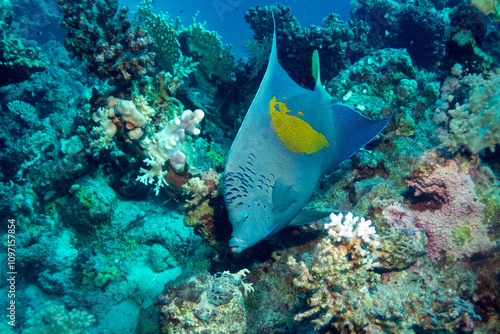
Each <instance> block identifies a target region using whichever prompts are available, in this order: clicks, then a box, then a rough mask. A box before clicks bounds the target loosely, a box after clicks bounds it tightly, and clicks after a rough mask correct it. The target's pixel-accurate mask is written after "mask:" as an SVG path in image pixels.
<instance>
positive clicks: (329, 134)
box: [224, 27, 391, 253]
mask: <svg viewBox="0 0 500 334" xmlns="http://www.w3.org/2000/svg"><path fill="white" fill-rule="evenodd" d="M319 72H320V71H319V57H318V52H317V51H314V53H313V77H314V78H315V79H316V86H315V88H314V90H312V91H311V90H308V89H305V88H302V87H300V86H299V85H298V84H297V83H295V82H294V81H293V80H292V79H291V78H290V76H289V75H288V74H287V73H286V71H285V70H284V69H283V68H282V67H281V65H280V64H279V62H278V56H277V49H276V27H275V31H274V36H273V46H272V50H271V55H270V59H269V64H268V66H267V70H266V74H265V75H264V78H263V79H262V83H261V84H260V87H259V90H258V91H257V95H256V96H255V98H254V100H253V102H252V104H251V106H250V108H249V110H248V112H247V115H246V116H245V119H244V120H243V123H242V125H241V128H240V130H239V131H238V134H237V136H236V138H235V139H234V142H233V144H232V146H231V150H230V151H229V156H228V160H227V164H226V169H225V173H226V175H233V178H234V175H238V174H240V173H239V170H241V169H242V168H243V167H244V168H245V169H246V170H247V171H249V172H250V173H251V174H252V175H260V176H261V177H262V178H261V177H259V178H256V179H250V178H249V177H244V176H243V175H241V174H240V175H239V176H240V177H241V178H239V179H236V178H234V181H232V182H231V184H230V185H228V186H227V187H228V188H229V189H225V191H224V193H225V196H224V199H225V201H226V206H227V209H228V215H229V220H230V222H231V225H232V227H233V233H232V238H231V240H230V241H229V246H230V247H231V250H232V251H233V252H234V253H240V252H241V251H242V250H244V249H246V248H248V247H251V246H253V245H255V244H256V243H258V242H259V241H261V240H262V239H264V238H266V237H267V236H269V235H271V234H274V233H277V232H278V231H280V230H282V229H283V228H285V227H287V226H297V225H303V224H307V223H310V222H313V221H316V220H318V219H321V218H324V217H326V216H328V215H329V214H330V213H329V212H318V211H314V210H304V209H303V207H304V205H305V204H306V203H307V201H308V200H309V198H310V197H311V195H312V193H313V191H314V188H315V187H316V184H317V183H318V180H319V178H320V177H321V176H322V175H324V174H326V173H328V172H330V171H331V170H332V169H333V168H335V167H336V166H338V165H339V164H340V163H341V162H342V161H344V160H346V159H348V158H349V157H350V156H352V155H353V154H354V153H355V152H356V151H357V150H359V149H360V148H361V147H363V146H364V145H366V144H367V143H368V142H370V141H371V140H372V139H373V138H374V137H375V136H376V135H377V134H379V133H380V131H382V129H383V128H384V127H385V126H386V124H387V123H388V122H389V120H390V118H391V117H387V118H382V119H378V120H375V119H371V118H368V117H365V116H363V115H361V114H360V113H358V112H357V111H355V110H353V109H351V108H349V107H347V106H344V105H339V104H332V97H331V96H330V95H329V94H328V93H327V92H326V90H325V89H324V87H323V85H322V84H321V80H320V73H319ZM248 161H251V164H250V163H247V164H246V165H245V162H248ZM246 175H248V174H246ZM262 180H266V183H265V184H263V182H262ZM259 181H260V182H259ZM268 181H269V182H268ZM241 185H244V186H245V189H247V191H248V196H247V197H245V198H242V199H241V201H238V202H237V203H236V202H234V201H233V199H234V198H233V197H232V196H231V195H233V194H232V193H231V192H232V191H233V189H234V188H235V187H239V186H241ZM263 185H265V186H264V187H263ZM233 196H234V195H233ZM229 197H230V198H229Z"/></svg>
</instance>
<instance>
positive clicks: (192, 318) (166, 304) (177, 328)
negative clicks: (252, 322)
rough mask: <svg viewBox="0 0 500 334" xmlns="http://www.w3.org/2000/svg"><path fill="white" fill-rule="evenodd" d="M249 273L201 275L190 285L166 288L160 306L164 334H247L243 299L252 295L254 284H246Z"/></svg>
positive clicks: (188, 283)
mask: <svg viewBox="0 0 500 334" xmlns="http://www.w3.org/2000/svg"><path fill="white" fill-rule="evenodd" d="M246 273H248V270H247V269H243V270H241V271H239V272H238V273H236V274H231V273H229V272H228V271H226V272H223V273H218V274H215V275H213V276H212V275H209V274H199V275H197V276H195V277H192V278H191V279H190V280H189V281H188V282H183V283H181V284H178V285H177V286H176V287H170V288H167V290H166V291H165V293H162V295H161V296H160V298H159V302H158V306H159V307H160V319H161V332H162V333H168V334H174V333H175V334H182V333H186V334H188V333H189V334H191V333H214V334H216V333H221V334H223V333H224V334H225V333H235V334H237V333H241V334H243V333H245V332H246V329H247V320H246V316H245V304H244V298H243V296H244V295H245V296H246V295H247V294H248V293H249V292H252V291H253V288H252V284H251V283H245V282H243V279H244V277H245V275H246ZM240 286H241V287H242V288H243V293H242V292H241V290H240Z"/></svg>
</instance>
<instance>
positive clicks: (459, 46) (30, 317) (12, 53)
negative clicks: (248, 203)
mask: <svg viewBox="0 0 500 334" xmlns="http://www.w3.org/2000/svg"><path fill="white" fill-rule="evenodd" d="M236 2H238V1H232V3H236ZM240 2H241V1H240ZM217 3H219V4H220V3H224V4H226V3H231V1H217ZM496 4H497V2H496V1H488V0H485V1H479V0H478V1H476V0H474V1H473V2H472V3H471V2H470V1H468V0H458V1H454V2H450V1H416V2H415V1H413V2H412V1H404V2H401V1H394V0H356V1H354V2H353V5H354V6H353V7H352V11H351V21H349V22H343V21H342V20H341V19H340V17H339V16H338V15H336V14H335V13H329V14H326V15H325V16H326V17H325V19H324V20H323V24H322V25H321V26H309V27H304V26H301V25H300V23H299V21H298V20H297V19H296V18H295V17H294V15H293V13H297V12H296V11H297V10H302V9H303V8H305V7H302V5H299V1H297V2H296V3H295V2H294V3H293V4H291V7H284V6H281V5H277V6H274V7H267V8H264V7H262V6H257V7H255V8H250V9H248V11H247V12H246V15H245V17H246V20H247V22H248V23H249V25H250V27H251V28H252V29H253V30H254V38H253V39H251V40H249V41H248V42H247V47H248V49H249V52H250V55H251V56H250V59H236V57H235V56H234V55H233V54H232V51H233V50H232V49H231V48H230V46H228V45H226V44H225V43H223V38H224V37H226V36H227V35H226V34H227V31H224V30H222V28H220V29H219V27H222V25H217V30H218V31H210V30H209V29H208V27H209V26H210V25H211V24H214V22H207V24H205V23H201V22H202V21H201V17H202V15H204V13H203V12H200V14H199V15H198V14H195V15H194V17H193V20H192V21H189V22H187V23H184V24H182V23H181V22H180V20H179V19H175V17H176V15H177V13H174V12H171V13H160V12H158V11H157V8H155V4H154V3H153V1H151V0H143V1H142V3H141V4H140V5H139V6H138V7H137V9H136V11H135V12H134V11H132V15H130V12H129V11H128V9H127V8H126V7H119V4H118V1H116V0H84V1H73V0H60V1H55V0H42V1H33V0H18V1H16V2H15V3H14V2H13V1H12V0H3V1H0V28H1V29H0V30H1V32H0V51H1V52H0V72H1V75H0V146H1V148H2V149H1V150H0V157H1V158H0V159H1V162H2V163H1V164H0V216H1V217H2V219H3V222H4V223H5V224H0V225H2V226H4V229H3V230H2V231H3V232H2V233H3V234H2V236H3V240H4V241H5V240H8V238H7V234H9V233H10V234H12V233H14V232H13V231H14V229H12V228H11V227H12V226H10V227H9V226H8V225H7V222H9V224H10V223H11V222H15V226H16V228H15V255H16V259H15V260H16V261H15V264H11V265H15V271H16V286H15V287H16V292H15V294H16V297H15V301H16V306H17V305H20V306H22V307H16V328H15V330H12V329H13V328H11V327H12V326H11V325H7V324H5V323H3V324H2V325H0V328H1V329H0V332H2V333H3V332H5V333H9V332H10V333H14V332H22V333H25V332H26V333H42V332H43V333H112V334H115V333H134V332H135V333H141V334H151V333H159V332H164V333H197V332H199V333H228V332H233V333H248V334H262V333H275V334H276V333H424V334H428V333H438V332H439V333H444V332H447V333H495V332H500V323H499V319H498V310H499V308H500V302H499V301H500V295H499V291H500V289H499V283H498V277H499V272H500V269H499V268H500V260H499V259H500V254H499V248H498V247H499V244H498V242H499V240H500V224H499V219H498V218H499V217H500V187H499V184H500V183H499V177H498V176H499V170H500V160H499V152H498V146H497V145H498V144H499V133H500V128H499V110H500V104H499V103H500V102H499V101H500V100H499V96H500V91H499V88H498V87H500V74H499V70H498V64H500V43H499V42H498V41H499V36H500V34H499V32H498V23H497V22H494V20H496V17H497V14H498V11H496V9H498V8H497V7H498V6H496ZM238 5H239V7H240V11H241V10H243V11H244V10H247V7H248V6H247V7H245V8H244V6H245V4H244V2H241V4H238ZM192 6H196V4H191V3H190V4H189V6H188V4H186V6H185V7H183V8H184V9H185V11H186V12H187V11H188V7H191V8H192ZM228 6H230V5H228ZM310 7H311V6H310ZM319 9H320V8H312V7H311V8H309V7H307V10H308V13H307V14H308V15H309V13H315V12H313V10H314V11H315V10H319ZM231 10H234V11H236V8H235V7H234V6H233V5H231ZM309 10H311V12H309ZM272 11H273V12H274V17H275V19H276V29H277V36H278V39H277V43H278V50H279V59H280V62H281V64H282V65H283V67H284V68H285V69H286V70H287V71H288V72H289V73H290V74H291V76H292V77H293V78H294V80H296V81H297V82H298V83H300V84H301V85H302V86H303V87H305V88H312V87H313V85H314V80H313V78H312V76H311V66H310V61H311V60H310V59H311V54H312V52H313V50H315V49H318V51H319V56H320V60H321V68H322V73H321V78H322V80H323V83H325V86H326V87H325V88H326V90H327V92H328V93H329V94H331V96H332V101H333V102H335V103H342V104H347V105H349V106H351V107H353V108H355V109H356V110H358V111H359V112H360V113H362V114H364V115H366V116H370V117H374V118H379V117H383V116H389V115H390V114H393V119H392V120H391V122H390V123H389V124H388V126H387V127H386V129H385V130H384V132H383V133H381V134H380V135H379V136H378V137H376V138H374V140H373V141H372V142H371V143H370V144H369V145H367V146H366V147H365V148H363V149H362V150H360V151H359V152H358V153H356V154H355V155H353V156H352V157H350V158H349V159H348V160H346V161H345V162H343V163H342V164H341V165H340V166H339V167H338V168H336V169H335V170H333V171H331V172H330V174H328V175H325V177H324V178H322V179H321V180H320V182H319V184H318V187H317V189H316V190H315V192H314V194H313V196H312V198H311V200H310V202H309V203H308V204H307V207H306V209H313V210H319V211H326V212H335V214H332V215H331V216H330V219H329V220H328V219H325V220H322V221H318V222H314V223H312V224H308V225H303V226H293V227H288V228H286V229H283V230H282V231H281V232H280V233H278V234H275V235H272V236H270V237H268V238H266V239H265V240H263V241H262V242H261V243H259V244H258V245H256V246H254V247H253V248H251V249H248V250H246V251H245V252H242V253H241V254H237V255H235V254H232V253H231V252H230V249H229V247H228V240H229V239H230V238H231V236H230V235H231V233H232V230H231V226H230V224H229V222H228V219H227V211H226V208H225V205H224V201H223V199H222V198H221V196H220V192H219V189H220V187H222V186H223V184H222V183H223V170H224V164H225V159H226V156H227V154H228V152H229V150H230V146H231V142H232V140H233V139H234V137H235V136H236V134H237V131H238V128H239V125H240V124H241V122H242V120H243V118H244V112H245V110H247V109H248V106H249V105H250V104H251V102H252V100H253V99H254V97H255V92H256V91H257V90H258V87H259V80H260V77H261V76H262V74H263V72H264V71H263V70H264V68H265V65H266V63H267V59H268V54H269V50H270V46H271V42H272V34H273V20H272V17H271V12H272ZM236 13H238V12H236ZM240 14H242V13H240ZM181 15H182V14H181ZM297 17H298V16H297ZM233 18H234V19H236V18H237V15H234V17H233ZM240 19H241V17H240ZM240 21H241V24H245V23H244V22H243V21H242V20H240ZM57 22H61V24H62V26H63V27H65V28H64V29H61V28H60V27H59V26H58V23H57ZM64 33H66V35H65V37H63V36H62V35H63V34H64ZM221 36H222V37H221ZM308 64H309V65H308ZM201 129H203V131H201ZM143 183H147V184H148V185H149V184H154V186H153V187H149V186H145V185H144V184H143ZM339 212H343V213H347V212H350V213H349V214H346V215H342V214H339ZM357 217H360V218H357ZM361 217H363V218H361ZM11 239H12V238H11ZM13 245H14V244H13V243H12V242H10V243H7V242H3V243H2V244H1V250H2V251H1V252H0V263H2V266H3V265H7V263H9V264H10V263H11V262H12V261H11V260H10V259H9V258H8V257H7V255H9V256H10V255H12V254H13V253H14V252H13V249H12V248H13ZM7 247H10V249H9V248H7ZM9 253H10V254H9ZM6 254H7V255H6ZM242 268H248V270H246V269H242ZM1 269H2V270H0V272H2V274H3V276H2V278H3V279H4V283H3V284H0V287H2V288H3V289H5V288H8V287H6V285H5V272H6V271H5V268H4V267H2V268H1ZM231 273H236V274H231ZM9 275H10V274H9ZM250 282H251V283H250ZM6 296H7V294H6ZM9 298H10V297H9ZM9 298H0V307H2V308H3V309H4V310H5V309H6V308H7V307H8V306H9V304H8V303H9ZM10 299H11V298H10ZM11 300H12V299H11ZM124 314H125V315H126V316H125V317H124V316H123V315H124Z"/></svg>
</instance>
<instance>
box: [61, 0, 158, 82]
mask: <svg viewBox="0 0 500 334" xmlns="http://www.w3.org/2000/svg"><path fill="white" fill-rule="evenodd" d="M58 4H59V10H60V11H61V13H63V15H64V17H63V20H62V22H61V27H63V28H65V29H67V35H66V37H65V40H64V46H65V47H66V49H67V50H68V52H69V53H70V55H71V56H72V57H74V58H76V59H78V60H80V61H84V62H85V65H86V68H87V71H88V72H89V73H90V74H92V75H94V76H96V77H97V78H100V79H105V80H107V79H109V80H110V81H111V82H112V83H114V84H122V85H123V84H125V83H126V82H129V81H130V80H137V79H140V78H141V77H143V76H145V75H146V74H149V73H152V72H153V71H154V58H155V53H154V52H152V50H151V48H152V44H153V40H152V39H151V38H150V37H149V36H148V35H147V31H144V30H143V29H142V28H141V27H134V26H132V23H131V22H130V20H129V19H128V16H127V12H128V8H127V7H126V6H123V7H122V8H121V9H120V10H118V1H116V0H98V1H83V2H76V1H73V0H59V1H58Z"/></svg>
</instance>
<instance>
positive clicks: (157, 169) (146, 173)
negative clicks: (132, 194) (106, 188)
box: [137, 109, 205, 195]
mask: <svg viewBox="0 0 500 334" xmlns="http://www.w3.org/2000/svg"><path fill="white" fill-rule="evenodd" d="M204 116H205V113H204V112H203V111H202V110H200V109H197V110H195V111H194V112H193V111H191V110H185V111H184V112H183V113H182V115H181V116H180V117H176V118H174V119H172V120H170V121H169V122H168V123H167V124H166V125H165V127H164V128H163V129H162V130H161V131H160V132H158V133H156V134H154V135H153V136H151V137H150V138H145V139H144V140H142V141H141V146H142V147H143V148H144V149H145V151H146V154H147V155H148V158H146V159H145V160H144V162H145V163H147V164H148V165H149V166H151V169H150V170H147V169H145V168H141V170H140V172H141V173H143V175H140V176H138V177H137V180H138V181H141V182H142V183H144V184H151V183H154V182H155V178H157V181H156V186H155V193H156V195H158V194H159V192H160V188H161V187H162V186H166V185H168V184H167V182H166V181H165V175H166V174H167V171H163V165H164V164H165V162H166V161H167V160H170V164H171V165H172V167H173V168H174V169H176V170H180V169H182V167H184V164H185V159H186V156H185V155H184V153H182V152H181V151H180V146H181V144H182V142H183V141H184V139H185V137H186V135H185V131H189V132H192V133H193V134H194V135H199V134H200V129H198V128H196V125H198V124H199V123H200V122H201V120H202V119H203V117H204Z"/></svg>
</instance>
